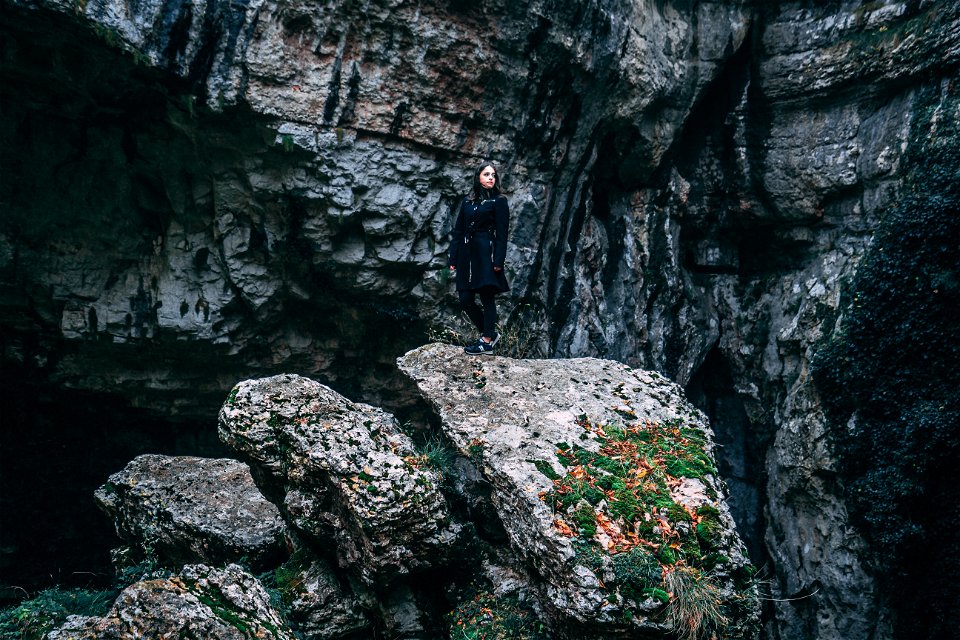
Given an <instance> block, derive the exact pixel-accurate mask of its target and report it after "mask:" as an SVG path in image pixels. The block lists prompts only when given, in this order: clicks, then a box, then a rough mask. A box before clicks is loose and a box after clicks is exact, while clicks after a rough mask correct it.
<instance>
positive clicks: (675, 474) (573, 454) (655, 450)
mask: <svg viewBox="0 0 960 640" xmlns="http://www.w3.org/2000/svg"><path fill="white" fill-rule="evenodd" d="M624 418H625V419H628V420H629V421H625V422H621V423H616V424H611V423H607V424H601V423H597V422H591V421H590V420H589V419H588V417H587V416H581V417H580V419H579V420H578V424H579V425H580V426H581V427H583V429H584V431H585V432H586V433H588V434H589V435H590V437H591V438H594V439H596V440H598V441H599V443H600V446H599V449H598V450H597V451H590V450H588V449H586V448H584V447H582V446H580V445H578V444H573V445H571V444H568V443H566V442H561V443H558V444H557V449H556V456H557V459H558V461H559V462H560V464H561V465H562V466H563V467H565V468H566V473H565V474H564V475H563V476H562V477H556V476H557V474H556V473H555V472H552V470H551V472H548V471H547V470H546V469H545V468H541V467H543V466H544V465H542V464H541V465H537V468H538V469H541V472H543V473H544V475H546V476H547V477H549V478H551V479H552V480H553V488H552V489H550V490H549V491H546V492H544V493H543V494H541V499H543V500H544V501H545V502H546V503H547V504H549V505H550V506H551V507H552V508H553V511H554V514H555V520H554V526H555V527H556V529H557V530H558V531H559V532H560V533H561V534H562V535H565V536H568V537H570V538H574V540H575V541H574V547H575V549H576V553H577V561H578V562H579V563H581V564H583V565H584V566H586V567H588V568H589V569H591V570H592V571H594V572H595V573H597V575H598V576H601V579H602V580H603V581H604V587H605V588H606V590H607V591H608V592H609V596H608V599H609V600H610V601H611V602H618V601H621V600H626V601H627V602H626V603H625V606H624V609H623V611H624V616H625V621H629V619H630V618H631V617H632V616H633V615H634V614H633V608H635V606H636V603H639V602H641V601H645V600H648V599H652V600H654V601H659V603H661V604H662V605H664V609H663V611H662V615H663V617H664V618H665V619H666V620H668V621H669V622H670V623H671V624H672V625H674V626H675V627H676V628H678V629H680V628H681V627H682V628H683V632H682V633H683V636H684V637H689V638H697V637H707V636H708V634H709V633H711V632H713V631H722V629H723V627H724V626H725V625H726V623H727V615H726V613H727V608H728V606H729V605H728V603H724V602H723V601H722V600H721V598H720V588H719V585H718V584H716V582H715V580H714V578H713V573H714V571H715V570H717V569H719V568H721V565H727V564H729V560H728V559H727V558H726V557H725V556H723V555H722V552H721V545H720V543H721V539H720V534H721V531H722V524H721V522H720V518H719V516H720V512H719V511H718V510H717V509H716V508H715V507H713V506H711V505H710V504H703V505H701V506H699V507H698V508H695V509H691V508H688V507H686V506H684V505H683V504H680V503H678V502H676V501H675V500H674V499H673V497H672V495H671V488H673V487H676V486H678V485H679V484H680V483H681V480H680V479H681V478H695V479H699V480H701V481H703V482H704V486H705V487H706V491H707V492H708V494H709V497H711V498H714V499H715V498H716V494H715V492H713V490H712V489H710V485H711V484H712V482H711V481H710V478H709V476H714V475H715V474H716V470H715V469H714V467H713V464H712V462H711V460H710V457H709V456H708V455H707V452H706V440H705V438H704V436H703V434H702V432H701V431H699V430H698V429H696V428H693V427H691V426H687V425H685V424H684V423H683V421H681V420H674V421H669V422H654V421H650V420H640V419H638V418H637V416H636V415H635V414H632V413H631V414H630V415H629V416H628V415H624ZM724 568H726V567H724ZM611 576H612V579H611ZM677 585H683V586H684V587H686V588H685V589H684V590H683V592H682V593H681V592H680V591H679V590H678V587H677ZM631 602H632V603H633V604H630V603H631Z"/></svg>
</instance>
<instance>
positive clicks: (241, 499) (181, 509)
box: [95, 455, 286, 568]
mask: <svg viewBox="0 0 960 640" xmlns="http://www.w3.org/2000/svg"><path fill="white" fill-rule="evenodd" d="M95 497H96V500H97V502H98V504H99V505H100V507H101V509H103V510H104V511H105V512H106V513H107V515H108V516H109V517H110V518H111V519H112V520H113V521H114V525H115V527H116V529H117V533H118V534H119V535H120V537H121V538H122V539H123V540H124V541H125V542H126V543H127V544H128V545H130V547H132V548H133V550H134V553H133V555H134V556H140V557H142V556H143V554H145V553H146V554H156V555H157V556H161V557H163V558H164V560H166V561H167V562H170V563H172V564H186V563H197V562H202V563H207V564H213V565H217V564H221V565H222V564H226V563H230V562H237V561H241V560H242V561H243V562H246V563H248V564H249V565H250V566H253V567H255V568H263V567H264V566H266V565H268V564H270V563H276V561H278V560H279V559H280V558H281V557H282V556H283V554H284V553H285V541H284V535H285V532H286V525H285V524H284V523H283V520H282V519H281V518H280V512H279V511H278V510H277V508H276V507H275V506H274V505H273V504H271V503H270V502H269V501H267V500H266V499H265V498H264V497H263V495H262V494H261V493H260V492H259V491H258V490H257V487H256V485H255V484H254V483H253V478H252V477H251V476H250V470H249V468H248V467H247V465H245V464H243V463H242V462H238V461H236V460H228V459H208V458H194V457H189V456H181V457H170V456H158V455H143V456H139V457H137V458H136V459H134V460H132V461H131V462H130V463H129V464H128V465H127V466H126V467H125V468H124V469H123V471H120V472H119V473H115V474H113V475H112V476H110V479H109V480H108V481H107V483H106V484H104V485H103V486H102V487H100V489H98V490H97V492H96V494H95Z"/></svg>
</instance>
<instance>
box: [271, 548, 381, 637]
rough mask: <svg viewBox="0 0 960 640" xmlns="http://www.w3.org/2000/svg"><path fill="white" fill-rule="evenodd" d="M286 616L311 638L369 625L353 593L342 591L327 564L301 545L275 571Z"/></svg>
mask: <svg viewBox="0 0 960 640" xmlns="http://www.w3.org/2000/svg"><path fill="white" fill-rule="evenodd" d="M275 581H276V583H277V584H276V587H277V589H278V590H279V591H280V596H281V598H282V600H283V603H284V606H285V609H286V615H287V618H288V619H289V620H290V622H291V623H292V624H293V625H295V627H296V629H297V631H299V632H300V633H301V634H303V635H304V636H305V637H307V638H311V640H328V639H332V638H342V637H345V636H350V635H352V634H356V633H359V632H362V631H364V630H365V629H369V627H370V620H369V619H368V617H367V616H366V615H365V612H364V607H365V605H366V606H369V602H365V601H364V600H362V599H361V598H360V597H359V596H357V595H356V594H353V593H351V594H348V593H346V592H344V590H343V588H341V586H340V582H339V580H338V578H337V576H336V575H335V574H334V572H333V571H332V569H331V568H330V566H329V564H328V563H327V562H326V561H325V560H323V559H321V558H317V557H315V556H313V555H312V554H311V553H310V552H309V551H307V550H305V549H301V550H299V551H298V552H296V553H294V554H293V556H292V557H291V558H290V560H289V561H288V562H286V563H285V564H284V565H282V566H281V567H279V568H278V569H277V570H276V571H275Z"/></svg>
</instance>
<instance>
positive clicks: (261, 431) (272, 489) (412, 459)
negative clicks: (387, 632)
mask: <svg viewBox="0 0 960 640" xmlns="http://www.w3.org/2000/svg"><path fill="white" fill-rule="evenodd" d="M220 435H221V438H222V439H223V441H224V442H225V443H226V444H227V445H229V446H230V447H232V448H233V449H234V450H235V451H236V452H237V453H238V454H240V455H242V456H244V457H245V458H246V459H247V460H249V463H250V465H251V467H252V469H253V472H254V477H255V478H257V481H258V483H259V485H260V487H261V488H262V490H263V492H264V494H265V495H267V497H269V498H270V499H271V500H273V501H275V503H276V504H277V505H278V506H279V507H280V508H281V511H282V512H283V514H284V517H285V519H286V520H287V522H288V523H289V524H290V526H291V527H293V528H294V529H295V530H296V531H297V532H299V533H300V534H302V535H304V536H306V537H307V538H308V539H309V540H311V541H313V542H314V543H315V544H319V545H327V544H329V542H330V541H331V540H332V541H334V543H335V547H336V554H337V558H338V561H339V563H340V564H341V566H343V567H350V568H353V569H354V570H356V572H357V573H358V575H360V576H361V577H362V578H363V579H364V580H365V581H367V582H368V583H369V584H371V585H372V584H384V583H387V582H389V581H390V580H391V579H393V578H395V577H397V576H401V575H405V574H409V573H411V572H417V571H423V570H425V569H428V568H430V567H431V566H435V565H436V564H437V563H439V562H442V561H443V558H444V556H445V555H446V554H447V553H448V551H449V548H450V547H451V545H452V544H453V543H454V542H455V540H456V537H457V532H458V530H459V526H458V525H456V524H454V523H452V522H451V520H450V514H449V512H448V510H447V506H446V503H445V501H444V499H443V496H442V495H441V493H440V491H439V487H438V484H439V483H438V478H437V475H436V473H435V472H433V471H432V470H430V469H428V468H425V467H424V466H423V464H422V461H421V460H420V458H419V456H418V455H417V453H416V451H415V450H414V448H413V443H412V442H411V440H410V438H409V436H407V435H405V434H404V433H402V432H401V431H400V429H399V428H398V426H397V423H396V420H395V419H394V418H393V416H391V415H390V414H388V413H386V412H385V411H383V410H382V409H377V408H375V407H371V406H369V405H365V404H361V403H354V402H350V401H349V400H347V399H346V398H344V397H343V396H341V395H340V394H338V393H336V392H335V391H333V390H332V389H330V388H329V387H326V386H324V385H322V384H320V383H318V382H314V381H313V380H309V379H307V378H303V377H300V376H294V375H281V376H274V377H272V378H264V379H260V380H249V381H245V382H241V383H240V384H238V385H237V386H236V387H235V388H234V390H233V391H231V392H230V396H229V398H228V400H227V402H226V403H224V405H223V408H222V409H221V410H220Z"/></svg>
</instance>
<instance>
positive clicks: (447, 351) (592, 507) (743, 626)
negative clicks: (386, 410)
mask: <svg viewBox="0 0 960 640" xmlns="http://www.w3.org/2000/svg"><path fill="white" fill-rule="evenodd" d="M398 365H399V366H400V369H401V370H402V371H404V373H406V374H407V375H408V376H410V377H411V378H412V379H413V380H414V381H415V382H416V384H417V385H418V387H419V389H420V392H421V393H422V395H423V396H424V397H425V398H426V399H427V400H428V401H429V402H430V404H431V405H432V406H433V407H434V408H435V410H436V412H437V413H438V414H439V416H440V419H441V422H442V429H443V432H444V433H445V434H446V436H447V437H448V438H449V439H450V441H451V442H452V443H453V445H454V446H455V447H456V448H457V449H458V450H459V452H460V453H461V454H462V455H464V456H468V457H470V458H472V459H473V460H474V461H475V462H476V463H477V466H478V467H479V469H480V471H481V472H482V474H483V475H484V476H485V477H486V479H487V480H488V481H489V482H490V485H491V487H492V494H491V500H492V502H493V505H494V508H495V509H496V512H497V513H498V514H499V517H500V519H501V520H502V523H503V526H504V528H505V530H506V532H507V534H508V536H509V541H510V544H511V546H512V547H513V549H514V550H515V552H516V553H517V554H518V556H519V557H521V558H523V560H524V561H525V563H526V564H527V565H528V567H529V568H530V569H531V570H532V572H533V574H534V575H535V576H537V577H538V579H539V580H542V584H541V585H539V587H540V592H541V594H542V597H543V605H544V608H545V610H546V613H547V615H548V617H549V618H550V623H551V626H552V627H553V628H554V629H555V630H562V632H563V633H562V635H565V636H572V637H576V636H578V635H583V634H582V633H580V631H583V633H586V630H592V632H593V633H598V632H600V631H603V632H604V633H606V634H608V637H616V636H627V635H634V634H636V633H637V632H638V631H641V630H642V631H645V632H648V633H652V634H653V635H654V637H656V635H659V634H660V633H663V634H665V635H669V634H671V633H677V632H678V631H680V630H681V629H682V628H689V627H691V626H696V627H697V628H695V629H694V631H695V632H697V633H700V632H709V631H718V632H720V635H721V636H723V637H752V636H754V635H755V632H756V629H757V624H758V619H759V618H758V601H757V598H756V585H755V584H753V582H752V580H751V576H752V567H750V565H749V563H748V561H747V559H746V555H745V550H744V547H743V544H742V542H741V540H740V539H739V537H738V535H737V533H736V531H735V529H734V524H733V521H732V518H731V517H730V515H729V512H728V509H727V506H726V504H725V502H724V493H725V487H724V486H723V484H722V482H720V481H719V480H718V479H717V478H716V475H715V471H714V467H713V464H714V463H713V456H712V448H713V444H712V432H711V430H710V428H709V427H708V425H707V424H706V419H705V417H704V416H703V414H702V413H700V412H699V411H698V410H697V409H695V408H694V407H693V406H692V405H690V404H689V403H688V402H687V401H686V400H685V399H684V397H683V396H682V393H681V390H680V388H679V387H678V386H677V385H675V384H674V383H672V382H670V381H669V380H667V379H666V378H664V377H662V376H660V375H659V374H656V373H651V372H646V371H640V370H636V369H631V368H630V367H627V366H626V365H623V364H620V363H617V362H612V361H605V360H597V359H593V358H579V359H570V360H514V359H510V358H500V357H494V358H479V359H478V358H471V357H466V356H464V354H463V351H462V349H460V348H457V347H452V346H449V345H441V344H431V345H426V346H424V347H421V348H419V349H415V350H413V351H411V352H409V353H407V354H406V355H404V356H403V357H401V358H400V359H399V360H398ZM691 601H694V602H698V603H700V604H701V605H703V606H705V607H707V608H708V609H710V611H709V613H708V615H707V616H706V617H701V618H697V615H698V612H697V611H691V610H690V608H689V607H687V605H686V603H688V602H691ZM578 630H580V631H578Z"/></svg>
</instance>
